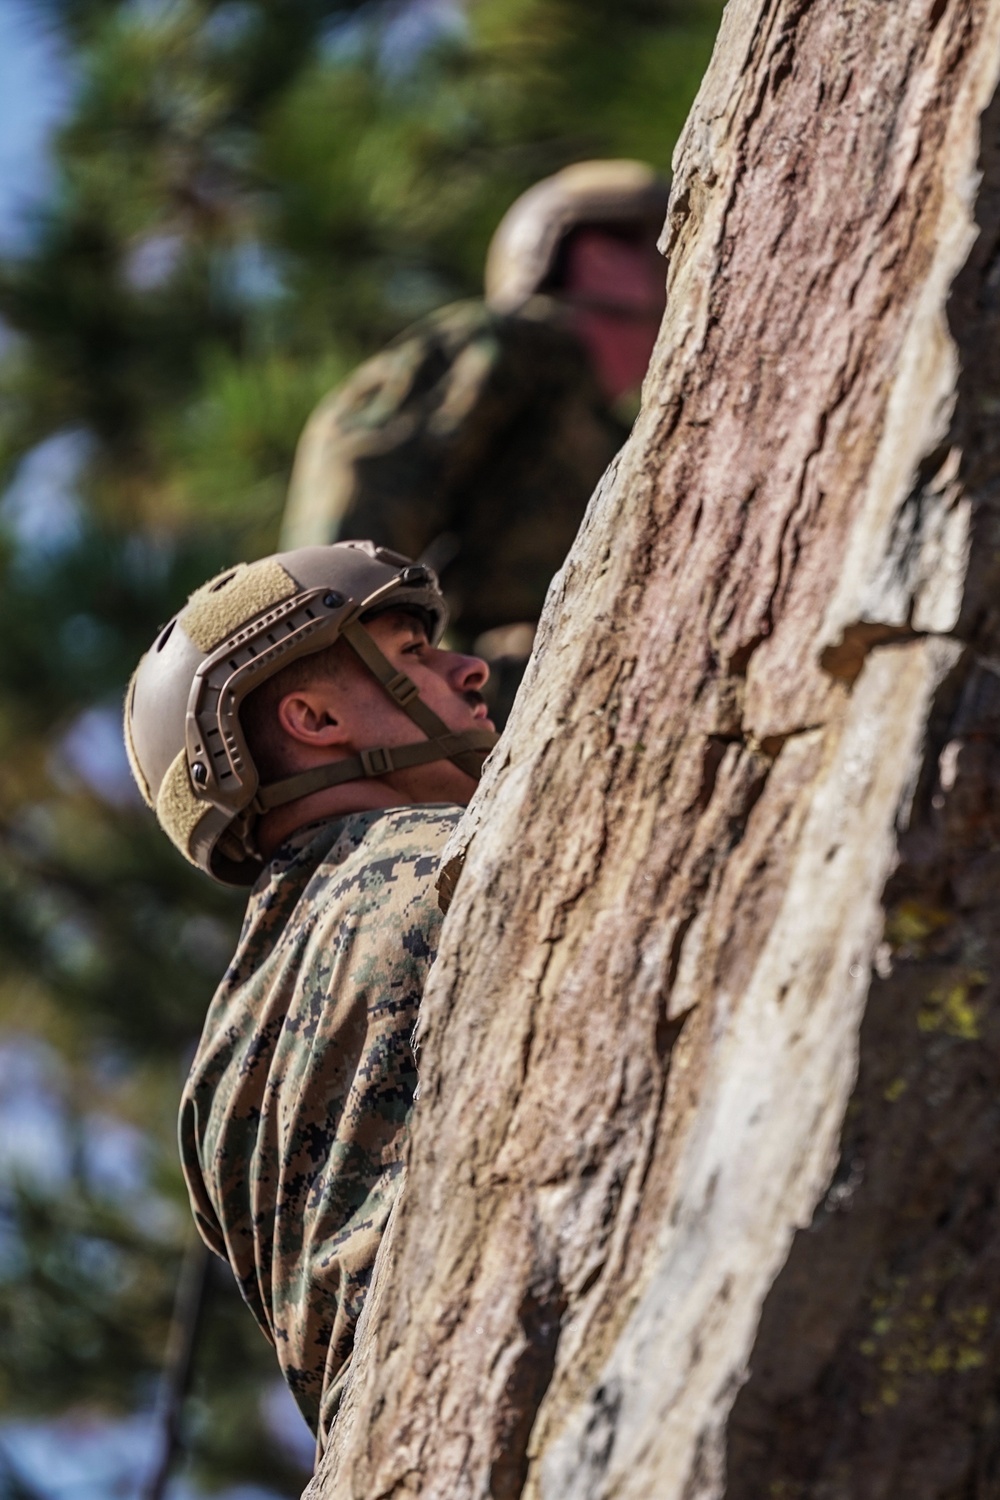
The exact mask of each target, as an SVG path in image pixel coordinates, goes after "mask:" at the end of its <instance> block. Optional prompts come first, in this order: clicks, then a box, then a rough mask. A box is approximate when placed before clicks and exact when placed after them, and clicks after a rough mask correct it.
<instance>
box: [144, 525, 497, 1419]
mask: <svg viewBox="0 0 1000 1500" xmlns="http://www.w3.org/2000/svg"><path fill="white" fill-rule="evenodd" d="M445 621H446V611H445V605H444V600H443V598H442V596H441V593H440V590H439V588H438V584H437V579H436V578H435V576H434V574H433V573H432V572H431V570H430V569H429V568H426V567H423V566H417V565H413V564H411V563H410V561H409V559H407V558H405V557H401V556H398V555H397V554H395V553H392V552H389V551H386V550H385V549H382V548H378V547H376V546H374V544H372V543H370V542H348V543H341V544H339V545H336V546H329V547H310V548H303V549H299V550H295V551H291V552H285V553H279V554H278V555H276V556H274V557H268V558H264V559H262V560H261V561H259V562H255V563H251V564H249V565H240V566H239V567H237V568H234V569H231V570H229V571H228V572H226V573H224V574H222V575H220V576H219V577H218V578H216V579H213V580H212V581H211V582H209V583H207V584H205V585H204V587H202V588H200V589H198V590H197V592H196V593H194V594H193V595H192V596H191V598H190V599H189V601H188V603H187V605H186V606H185V607H184V609H182V610H181V611H180V613H179V614H178V615H177V616H176V617H175V618H174V619H173V620H171V621H170V623H169V624H168V625H167V626H166V627H165V628H164V629H163V630H162V631H161V633H160V635H159V637H158V638H157V640H156V641H155V642H154V644H153V646H152V647H151V649H150V650H149V651H148V652H147V653H146V655H145V656H144V657H143V659H142V661H141V662H140V664H139V667H138V669H137V671H136V673H135V676H134V677H133V679H132V683H131V685H130V687H129V692H128V697H127V700H126V707H125V739H126V744H127V746H128V749H129V757H130V761H131V764H132V769H133V773H134V775H135V778H136V780H137V782H138V784H139V788H140V790H141V791H142V793H143V795H144V797H145V798H146V800H147V802H149V804H150V805H151V806H153V807H154V808H155V810H156V814H157V817H158V819H159V821H160V824H161V825H162V827H163V828H164V830H165V831H166V832H167V834H168V835H169V836H170V838H171V839H172V840H173V842H174V843H175V844H176V846H177V847H178V848H179V849H180V851H181V853H182V854H184V855H185V857H186V858H187V859H189V860H190V861H191V862H192V863H194V864H195V865H197V866H198V867H199V868H200V869H201V870H203V871H205V872H206V873H207V874H209V875H212V876H214V878H215V879H217V880H220V881H222V882H224V883H228V884H234V885H252V887H253V888H252V890H251V893H250V900H249V905H248V907H247V914H246V919H245V921H244V924H243V930H242V933H241V936H240V940H239V946H238V948H237V951H236V954H235V956H234V958H233V961H232V963H231V965H230V967H229V969H228V970H227V972H226V975H225V977H224V979H223V980H222V983H221V985H220V986H219V989H218V990H217V992H216V994H215V997H214V999H213V1001H212V1003H211V1006H210V1008H209V1011H208V1015H207V1018H206V1021H205V1027H204V1031H203V1033H202V1038H201V1042H200V1044H199V1047H198V1050H197V1053H196V1055H195V1058H194V1061H193V1063H192V1067H191V1073H190V1076H189V1078H188V1081H187V1084H186V1086H185V1089H184V1093H183V1099H182V1105H181V1120H180V1140H181V1155H182V1159H183V1166H184V1172H185V1176H186V1178H187V1183H188V1188H189V1191H190V1195H191V1201H192V1204H193V1207H194V1212H195V1217H196V1220H197V1223H198V1227H199V1229H200V1231H201V1234H202V1237H203V1238H204V1239H205V1241H206V1242H207V1244H208V1245H209V1246H210V1248H211V1249H213V1250H214V1251H216V1253H217V1254H219V1255H220V1256H223V1257H224V1258H225V1259H226V1260H228V1262H229V1264H230V1265H231V1266H232V1268H233V1271H234V1273H235V1275H236V1279H237V1281H238V1283H239V1286H240V1289H241V1291H242V1293H243V1296H244V1298H245V1300H246V1301H247V1303H248V1304H249V1306H250V1308H251V1310H252V1311H253V1313H254V1315H255V1317H256V1319H257V1321H258V1323H259V1324H260V1326H261V1328H262V1329H263V1331H264V1333H265V1334H266V1335H267V1337H268V1338H269V1339H270V1340H271V1342H272V1343H273V1344H274V1346H275V1348H276V1350H277V1354H278V1359H279V1362H280V1365H281V1368H282V1372H283V1374H284V1376H285V1379H286V1380H287V1382H288V1384H289V1386H290V1388H291V1390H292V1393H293V1395H294V1396H295V1399H296V1401H297V1402H298V1405H299V1407H300V1409H301V1411H302V1413H303V1415H304V1416H305V1418H306V1420H307V1422H308V1423H309V1424H310V1426H311V1427H312V1429H313V1431H314V1432H315V1433H317V1435H318V1438H319V1442H320V1445H322V1443H323V1440H324V1437H325V1435H326V1433H327V1432H328V1431H329V1426H330V1422H331V1420H332V1418H333V1415H334V1413H335V1411H336V1409H337V1406H338V1404H339V1401H340V1396H341V1392H342V1389H343V1383H344V1379H345V1375H346V1370H347V1366H348V1362H349V1360H350V1357H351V1350H352V1346H353V1340H354V1330H355V1325H356V1322H357V1319H358V1315H359V1313H360V1310H361V1306H362V1302H363V1300H364V1296H365V1291H366V1288H367V1286H368V1282H369V1278H370V1276H371V1271H372V1265H373V1262H374V1259H375V1253H376V1250H377V1248H378V1244H379V1240H380V1237H381V1235H382V1231H383V1229H384V1227H385V1223H386V1219H387V1217H388V1214H389V1210H390V1208H391V1206H392V1203H393V1201H394V1199H395V1197H396V1194H397V1192H398V1190H399V1186H400V1173H401V1171H402V1166H403V1155H404V1145H405V1141H406V1131H407V1122H408V1119H409V1113H410V1107H411V1105H412V1102H413V1097H414V1090H415V1087H416V1068H415V1064H414V1058H413V1053H412V1051H411V1045H410V1039H411V1035H412V1032H413V1027H414V1024H415V1021H416V1018H417V1009H418V1006H419V1003H420V997H421V994H422V991H423V987H424V980H425V978H426V975H427V970H428V968H429V966H430V964H431V961H432V960H433V958H434V954H435V951H436V948H437V941H438V930H439V927H440V923H441V911H440V909H439V905H438V900H437V895H436V890H435V879H436V875H437V869H438V862H439V856H440V853H441V849H442V847H443V845H444V843H445V841H446V839H447V838H448V835H449V834H450V832H451V830H452V829H453V827H454V826H455V823H456V822H457V820H458V818H459V816H460V812H461V808H462V806H463V805H464V804H465V803H466V802H467V801H468V799H469V797H470V796H471V794H472V791H473V789H474V787H475V785H476V780H477V778H478V776H479V772H480V769H481V767H482V762H483V759H484V757H485V755H486V753H487V752H488V750H489V749H490V748H491V747H492V745H493V744H494V743H495V740H496V735H495V733H494V731H493V726H492V723H491V722H490V720H489V719H488V717H487V714H486V705H485V701H484V699H483V694H482V689H483V687H484V686H485V682H486V678H487V676H488V668H487V667H486V666H485V664H484V663H483V662H481V661H479V660H478V659H476V658H474V657H469V656H463V655H459V654H457V653H454V652H450V651H445V650H442V649H440V647H439V646H438V642H439V641H440V639H441V635H442V632H443V630H444V626H445Z"/></svg>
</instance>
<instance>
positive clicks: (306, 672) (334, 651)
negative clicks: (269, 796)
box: [240, 641, 356, 786]
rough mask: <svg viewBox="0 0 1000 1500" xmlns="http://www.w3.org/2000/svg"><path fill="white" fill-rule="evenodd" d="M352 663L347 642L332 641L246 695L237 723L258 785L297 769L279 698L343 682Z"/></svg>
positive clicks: (292, 662)
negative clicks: (280, 718) (280, 716)
mask: <svg viewBox="0 0 1000 1500" xmlns="http://www.w3.org/2000/svg"><path fill="white" fill-rule="evenodd" d="M355 662H356V658H355V657H354V653H353V652H352V651H351V648H350V647H349V646H348V644H347V642H346V641H334V643H333V645H332V646H325V647H324V648H323V650H322V651H314V652H313V653H312V654H311V655H310V656H300V657H298V659H297V660H296V661H290V662H289V663H288V665H287V667H282V668H281V670H280V671H279V672H275V674H274V676H273V677H269V678H268V679H267V681H266V682H262V683H261V685H260V687H258V688H254V690H253V692H252V693H248V694H247V697H246V698H245V699H244V701H243V704H242V706H241V707H240V723H241V724H242V726H243V733H244V734H245V735H246V738H247V746H248V747H249V750H250V754H251V756H252V757H253V763H254V765H255V766H256V767H257V774H258V776H259V777H260V783H261V786H267V785H269V784H270V783H271V782H272V781H280V780H281V779H282V777H284V776H291V775H292V774H293V773H294V771H295V770H296V767H295V766H294V765H293V764H292V762H291V759H290V756H289V745H288V737H287V735H286V734H285V731H284V730H283V729H282V727H281V725H280V723H279V722H278V707H279V705H280V703H281V700H282V698H284V697H285V696H286V694H288V693H294V692H295V691H296V689H298V688H307V687H312V686H313V685H314V684H315V683H317V682H338V683H340V682H346V681H347V680H348V678H349V677H350V675H351V672H352V671H353V670H354V669H355Z"/></svg>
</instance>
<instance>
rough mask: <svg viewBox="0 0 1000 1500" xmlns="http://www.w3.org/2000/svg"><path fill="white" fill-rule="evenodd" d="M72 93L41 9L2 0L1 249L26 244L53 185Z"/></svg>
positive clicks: (24, 0) (8, 250)
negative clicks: (53, 156) (56, 144)
mask: <svg viewBox="0 0 1000 1500" xmlns="http://www.w3.org/2000/svg"><path fill="white" fill-rule="evenodd" d="M68 97H69V71H68V68H67V66H66V62H65V59H64V58H63V57H62V56H61V55H60V52H59V49H58V47H57V46H56V44H55V40H54V38H53V36H52V33H51V32H50V31H49V29H48V28H47V26H46V24H45V21H44V17H40V16H39V8H38V7H37V6H33V5H31V4H30V3H28V0H0V253H7V254H10V253H11V252H12V251H16V250H17V249H19V248H21V247H22V246H23V245H24V243H25V236H26V231H27V228H28V225H29V223H30V218H31V212H32V209H33V208H37V206H38V205H39V204H40V203H41V202H42V201H43V199H44V197H45V195H46V193H47V192H48V190H49V189H50V188H51V186H52V180H53V179H52V168H51V165H50V162H49V158H48V151H47V142H48V137H49V134H50V132H51V130H52V127H53V125H55V124H56V123H57V121H58V120H59V118H60V115H61V114H62V112H63V110H64V109H65V107H66V104H67V100H68Z"/></svg>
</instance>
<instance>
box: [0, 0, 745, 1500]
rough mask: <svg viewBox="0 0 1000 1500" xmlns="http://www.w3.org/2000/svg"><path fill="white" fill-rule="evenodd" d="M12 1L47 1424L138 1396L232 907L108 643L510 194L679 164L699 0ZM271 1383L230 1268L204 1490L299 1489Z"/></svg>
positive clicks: (11, 1110) (28, 876)
mask: <svg viewBox="0 0 1000 1500" xmlns="http://www.w3.org/2000/svg"><path fill="white" fill-rule="evenodd" d="M33 10H34V13H35V17H36V20H38V21H39V23H44V24H46V25H48V26H49V27H51V28H52V29H53V30H54V31H55V33H56V34H57V35H58V36H59V37H60V38H61V39H62V42H63V45H64V48H65V51H66V54H67V57H68V60H69V64H70V69H71V76H72V80H73V96H72V101H71V107H70V109H69V112H68V115H67V118H66V120H65V123H64V124H63V126H62V128H61V129H60V131H59V133H58V138H57V140H56V143H55V150H56V154H57V160H58V186H57V190H56V191H55V193H54V195H53V197H52V199H51V201H50V202H49V203H48V204H47V206H46V209H45V211H44V213H43V214H41V215H40V216H39V218H38V221H37V222H36V223H35V225H34V229H33V235H32V240H31V245H30V249H29V250H28V251H27V252H26V253H24V254H23V255H21V256H20V257H18V258H15V259H9V260H7V261H6V262H3V263H0V319H2V326H3V330H4V333H3V340H2V345H0V475H2V482H3V484H4V486H5V490H6V498H5V499H4V500H3V502H2V504H0V569H2V575H3V587H2V589H0V845H2V848H0V852H2V856H3V857H2V861H0V867H2V874H0V1125H2V1124H3V1123H4V1121H6V1122H7V1126H8V1138H9V1139H11V1140H16V1139H17V1137H18V1132H19V1130H20V1129H21V1125H20V1124H19V1119H20V1118H21V1117H19V1115H18V1110H19V1109H20V1110H21V1111H22V1115H23V1109H24V1107H25V1106H24V1101H23V1098H22V1095H21V1093H19V1092H18V1088H19V1087H21V1089H22V1093H23V1088H24V1087H27V1084H26V1083H25V1077H26V1075H25V1073H24V1068H25V1066H26V1064H25V1062H24V1059H25V1058H26V1057H28V1058H29V1059H31V1058H33V1059H35V1062H34V1063H32V1066H35V1065H36V1064H37V1066H38V1067H40V1068H41V1074H40V1075H39V1076H40V1077H41V1076H42V1075H44V1086H42V1085H41V1084H39V1089H41V1097H42V1102H43V1104H44V1107H45V1109H47V1110H48V1112H49V1115H50V1116H51V1118H52V1119H53V1120H55V1122H56V1124H55V1126H53V1127H52V1128H51V1129H50V1130H49V1135H48V1136H47V1137H46V1136H45V1133H44V1132H43V1134H42V1142H41V1145H38V1146H37V1147H36V1149H35V1150H34V1152H33V1153H32V1152H28V1153H27V1154H26V1155H24V1156H23V1158H22V1160H21V1162H20V1165H18V1164H17V1163H16V1162H15V1163H13V1164H12V1163H11V1152H10V1151H8V1154H7V1156H6V1157H5V1159H4V1160H5V1164H6V1166H5V1172H6V1175H5V1185H4V1187H3V1189H2V1195H0V1398H2V1401H3V1405H4V1408H5V1410H6V1411H7V1412H21V1413H24V1414H28V1415H35V1416H37V1415H41V1414H46V1413H58V1412H61V1411H65V1410H67V1409H69V1408H73V1407H78V1406H80V1405H81V1404H85V1405H88V1406H90V1407H91V1408H97V1409H101V1410H106V1411H108V1412H112V1413H114V1412H122V1413H124V1412H130V1411H135V1410H142V1409H149V1407H150V1405H151V1403H152V1401H153V1395H154V1383H155V1376H156V1371H157V1366H158V1362H159V1360H160V1358H161V1354H162V1350H163V1345H164V1340H165V1337H166V1329H167V1324H168V1321H169V1315H170V1306H171V1298H172V1294H173V1283H174V1280H175V1277H176V1271H177V1265H178V1261H179V1257H180V1255H181V1253H182V1250H183V1245H184V1242H185V1237H186V1235H187V1233H188V1232H189V1231H188V1227H187V1210H186V1205H185V1200H184V1194H183V1188H182V1185H181V1182H180V1178H179V1173H178V1169H177V1166H176V1161H175V1147H174V1111H175V1105H176V1096H177V1092H178V1087H179V1080H180V1074H181V1071H182V1067H183V1061H184V1057H185V1055H186V1054H187V1052H188V1051H189V1049H190V1048H191V1047H192V1046H193V1044H194V1041H195V1039H196V1037H197V1033H198V1029H199V1024H200V1018H201V1015H202V1013H203V1011H204V1007H205V1004H206V1002H207V999H208V997H209V996H210V994H211V991H212V988H213V986H214V983H215V981H216V980H217V978H218V977H219V975H220V973H221V971H222V969H223V967H224V965H225V962H226V958H227V955H228V952H229V951H230V950H231V946H232V943H233V941H234V935H235V931H236V927H237V925H238V921H239V915H240V901H239V899H238V898H237V897H234V896H232V895H231V894H229V893H227V892H225V891H222V890H219V889H215V888H213V887H212V886H210V885H209V884H208V883H207V882H205V881H204V880H202V879H201V878H200V877H198V876H196V875H194V874H193V873H192V872H191V871H189V870H188V869H187V867H186V866H185V865H184V864H183V862H182V861H181V860H180V859H179V857H178V856H176V855H175V854H174V852H173V850H172V849H171V848H170V847H169V845H168V844H167V843H166V841H165V840H164V839H163V838H162V836H161V835H160V834H159V833H158V831H157V830H156V828H155V825H154V824H153V822H152V819H151V818H150V816H149V815H148V814H147V813H146V811H145V809H143V808H142V807H141V806H140V805H139V804H138V802H137V798H136V797H135V796H134V794H133V793H132V791H131V789H130V785H129V783H128V781H127V777H126V775H125V771H124V761H123V754H122V751H121V749H120V747H119V746H118V744H117V740H116V738H115V734H116V731H115V727H114V726H115V721H116V718H117V714H118V705H119V703H120V701H121V697H122V694H123V691H124V685H125V682H126V680H127V676H128V673H129V671H130V669H131V667H132V665H133V664H134V662H135V660H136V659H137V658H138V655H139V654H140V652H141V651H142V649H143V648H144V647H145V645H146V644H147V643H148V641H149V640H150V639H151V638H152V636H153V634H154V632H155V630H156V628H157V626H158V625H159V624H160V623H161V622H162V621H163V620H164V619H166V618H167V617H168V616H169V615H170V614H172V613H173V611H174V610H175V609H176V607H177V605H178V603H179V602H180V601H181V600H182V599H183V597H184V596H185V594H186V593H187V592H188V591H189V590H190V589H191V588H192V587H194V585H195V584H196V583H198V582H200V581H201V580H202V579H204V578H205V577H207V576H209V575H210V574H211V573H212V572H214V571H216V570H217V569H218V568H219V567H221V566H222V565H224V563H225V562H227V561H229V560H232V559H233V558H234V557H236V556H240V555H242V556H251V555H258V554H260V553H261V552H264V551H267V550H269V549H270V548H271V547H272V546H273V544H274V541H275V538H276V531H277V522H278V517H279V511H280V506H281V501H282V497H283V492H284V487H285V484H286V481H287V476H288V473H289V469H290V463H291V457H292V452H293V448H294V444H295V440H296V438H297V435H298V433H299V430H300V429H301V426H302V424H303V422H304V420H305V418H306V416H307V414H308V412H309V410H310V409H311V407H312V405H313V404H314V403H315V401H316V400H317V399H318V398H319V397H320V395H321V394H322V393H323V392H324V391H325V390H326V389H328V388H329V387H330V385H331V384H333V383H335V382H336V381H338V380H339V379H340V378H342V377H343V376H344V375H345V374H346V373H347V372H348V371H349V370H350V369H351V368H352V367H353V366H354V364H355V363H356V362H357V361H358V360H360V359H361V358H363V357H364V356H366V355H368V354H370V353H371V352H373V351H374V350H375V349H376V348H377V347H378V346H379V345H380V344H381V343H382V342H383V341H384V340H386V339H387V338H388V337H390V336H392V335H393V334H395V333H397V332H398V331H399V330H400V329H401V328H402V327H404V326H405V325H406V324H407V323H408V322H410V321H412V320H413V319H414V318H416V317H417V316H419V315H421V314H422V313H424V312H426V311H428V310H430V309H431V308H433V307H435V306H438V305H440V304H442V303H444V302H446V301H449V300H451V299H453V298H456V297H459V296H464V295H470V294H474V293H476V292H477V291H478V289H479V287H480V284H481V268H482V264H483V259H484V255H485V250H486V246H487V243H488V240H489V236H490V234H491V232H492V229H493V228H494V226H495V224H496V223H497V221H498V219H499V218H500V215H501V214H502V212H503V211H504V209H505V208H506V207H507V206H508V204H509V203H510V202H511V201H512V200H513V199H514V198H515V197H516V196H517V194H518V193H519V192H520V191H522V190H523V189H524V188H525V187H527V186H528V185H529V184H530V183H531V182H533V181H535V180H537V178H539V177H541V176H543V175H545V174H546V173H548V172H550V171H553V170H555V169H556V168H558V167H559V166H561V165H564V164H565V163H566V162H568V161H571V160H575V159H579V158H581V157H585V156H589V155H635V156H639V157H642V158H645V159H646V160H649V161H652V162H653V163H655V164H656V165H658V166H659V167H661V168H668V167H669V160H670V154H671V152H672V149H673V146H674V143H675V141H676V137H677V134H678V132H679V129H680V127H681V125H682V123H683V119H684V117H685V115H686V112H687V109H688V107H689V105H690V102H691V99H692V98H693V96H694V93H695V91H696V88H697V85H698V82H699V79H700V76H701V73H702V71H703V69H704V66H705V63H706V61H707V58H708V55H709V52H710V49H711V45H712V41H713V38H714V33H715V30H716V27H717V25H718V19H719V10H720V6H719V3H718V0H613V3H612V0H469V3H468V5H467V6H465V7H463V6H462V5H460V4H459V3H458V0H453V3H448V0H400V3H395V4H381V5H380V4H372V3H368V4H359V3H357V0H353V3H352V0H341V3H333V0H224V3H219V0H36V3H35V5H34V7H33ZM25 1048H27V1049H28V1051H27V1052H26V1051H25ZM5 1057H6V1059H7V1067H6V1071H5V1068H4V1066H3V1059H4V1058H5ZM39 1059H41V1062H38V1060H39ZM28 1072H29V1073H30V1068H29V1069H28ZM18 1079H20V1084H18ZM30 1082H31V1079H30V1078H28V1084H30ZM35 1092H36V1094H37V1093H38V1090H37V1089H36V1091H35ZM19 1101H20V1102H19ZM115 1130H117V1131H119V1133H120V1132H122V1131H124V1132H126V1136H125V1137H122V1139H126V1138H127V1141H128V1142H130V1143H131V1144H130V1146H129V1151H130V1152H131V1156H130V1158H129V1159H130V1161H131V1165H130V1167H129V1169H128V1172H125V1173H124V1175H123V1172H122V1170H121V1169H120V1168H115V1166H114V1162H115V1159H116V1158H115V1150H116V1149H119V1154H120V1152H121V1150H123V1149H124V1147H120V1148H116V1147H115V1145H114V1142H115V1140H116V1139H117V1138H116V1137H115V1133H114V1132H115ZM109 1131H110V1135H109ZM102 1132H103V1134H102ZM22 1133H23V1132H22ZM102 1140H103V1141H104V1143H105V1144H104V1146H103V1147H101V1141H102ZM109 1140H110V1142H111V1144H110V1146H109V1145H108V1141H109ZM46 1141H48V1144H47V1145H46V1144H45V1143H46ZM95 1141H96V1142H97V1146H95ZM102 1151H103V1156H102ZM127 1154H128V1153H126V1155H127ZM109 1161H110V1163H111V1165H110V1166H109ZM102 1162H103V1165H102ZM116 1172H117V1176H116ZM271 1375H272V1365H271V1356H270V1352H269V1350H268V1349H267V1347H266V1346H265V1344H264V1343H263V1341H262V1340H261V1339H260V1337H259V1335H258V1333H257V1331H256V1329H255V1327H254V1326H253V1324H252V1322H251V1320H250V1317H249V1314H246V1313H244V1311H243V1309H242V1308H241V1307H239V1306H238V1305H237V1303H236V1299H235V1297H234V1296H233V1294H232V1292H231V1291H229V1290H226V1289H223V1290H221V1291H219V1292H218V1293H217V1294H216V1295H215V1296H214V1297H213V1299H212V1311H211V1314H210V1317H209V1320H208V1324H207V1328H206V1333H205V1337H204V1340H203V1344H202V1349H201V1353H200V1357H199V1370H198V1377H197V1381H196V1389H195V1393H194V1396H193V1398H192V1406H191V1410H190V1413H189V1417H190V1420H189V1430H190V1432H191V1435H192V1436H191V1442H192V1449H193V1454H192V1459H191V1466H190V1468H191V1472H192V1473H193V1474H194V1476H195V1478H196V1480H197V1482H198V1483H201V1484H203V1485H205V1486H207V1487H208V1488H211V1487H213V1486H219V1485H223V1484H224V1483H226V1482H231V1481H236V1480H239V1479H241V1478H242V1479H248V1480H249V1479H253V1480H254V1481H255V1482H257V1483H262V1484H267V1485H270V1486H271V1487H273V1488H274V1489H275V1490H277V1491H278V1492H284V1493H287V1494H295V1493H297V1492H298V1488H299V1487H300V1486H299V1478H300V1476H299V1474H298V1472H297V1470H296V1469H295V1466H294V1464H292V1463H291V1462H290V1461H289V1460H288V1459H287V1458H286V1457H284V1456H283V1455H282V1452H281V1449H280V1445H277V1444H276V1443H275V1441H274V1439H273V1438H272V1437H270V1436H269V1435H268V1428H267V1424H266V1423H264V1422H262V1421H261V1420H260V1419H259V1416H258V1413H257V1411H256V1407H255V1403H256V1402H257V1401H258V1399H259V1395H260V1392H261V1390H262V1389H263V1387H264V1384H265V1383H266V1381H267V1380H269V1379H270V1378H271ZM3 1483H4V1481H3V1479H2V1477H0V1493H2V1492H3ZM11 1484H13V1481H11ZM10 1493H12V1494H13V1493H14V1491H13V1489H11V1490H10Z"/></svg>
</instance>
